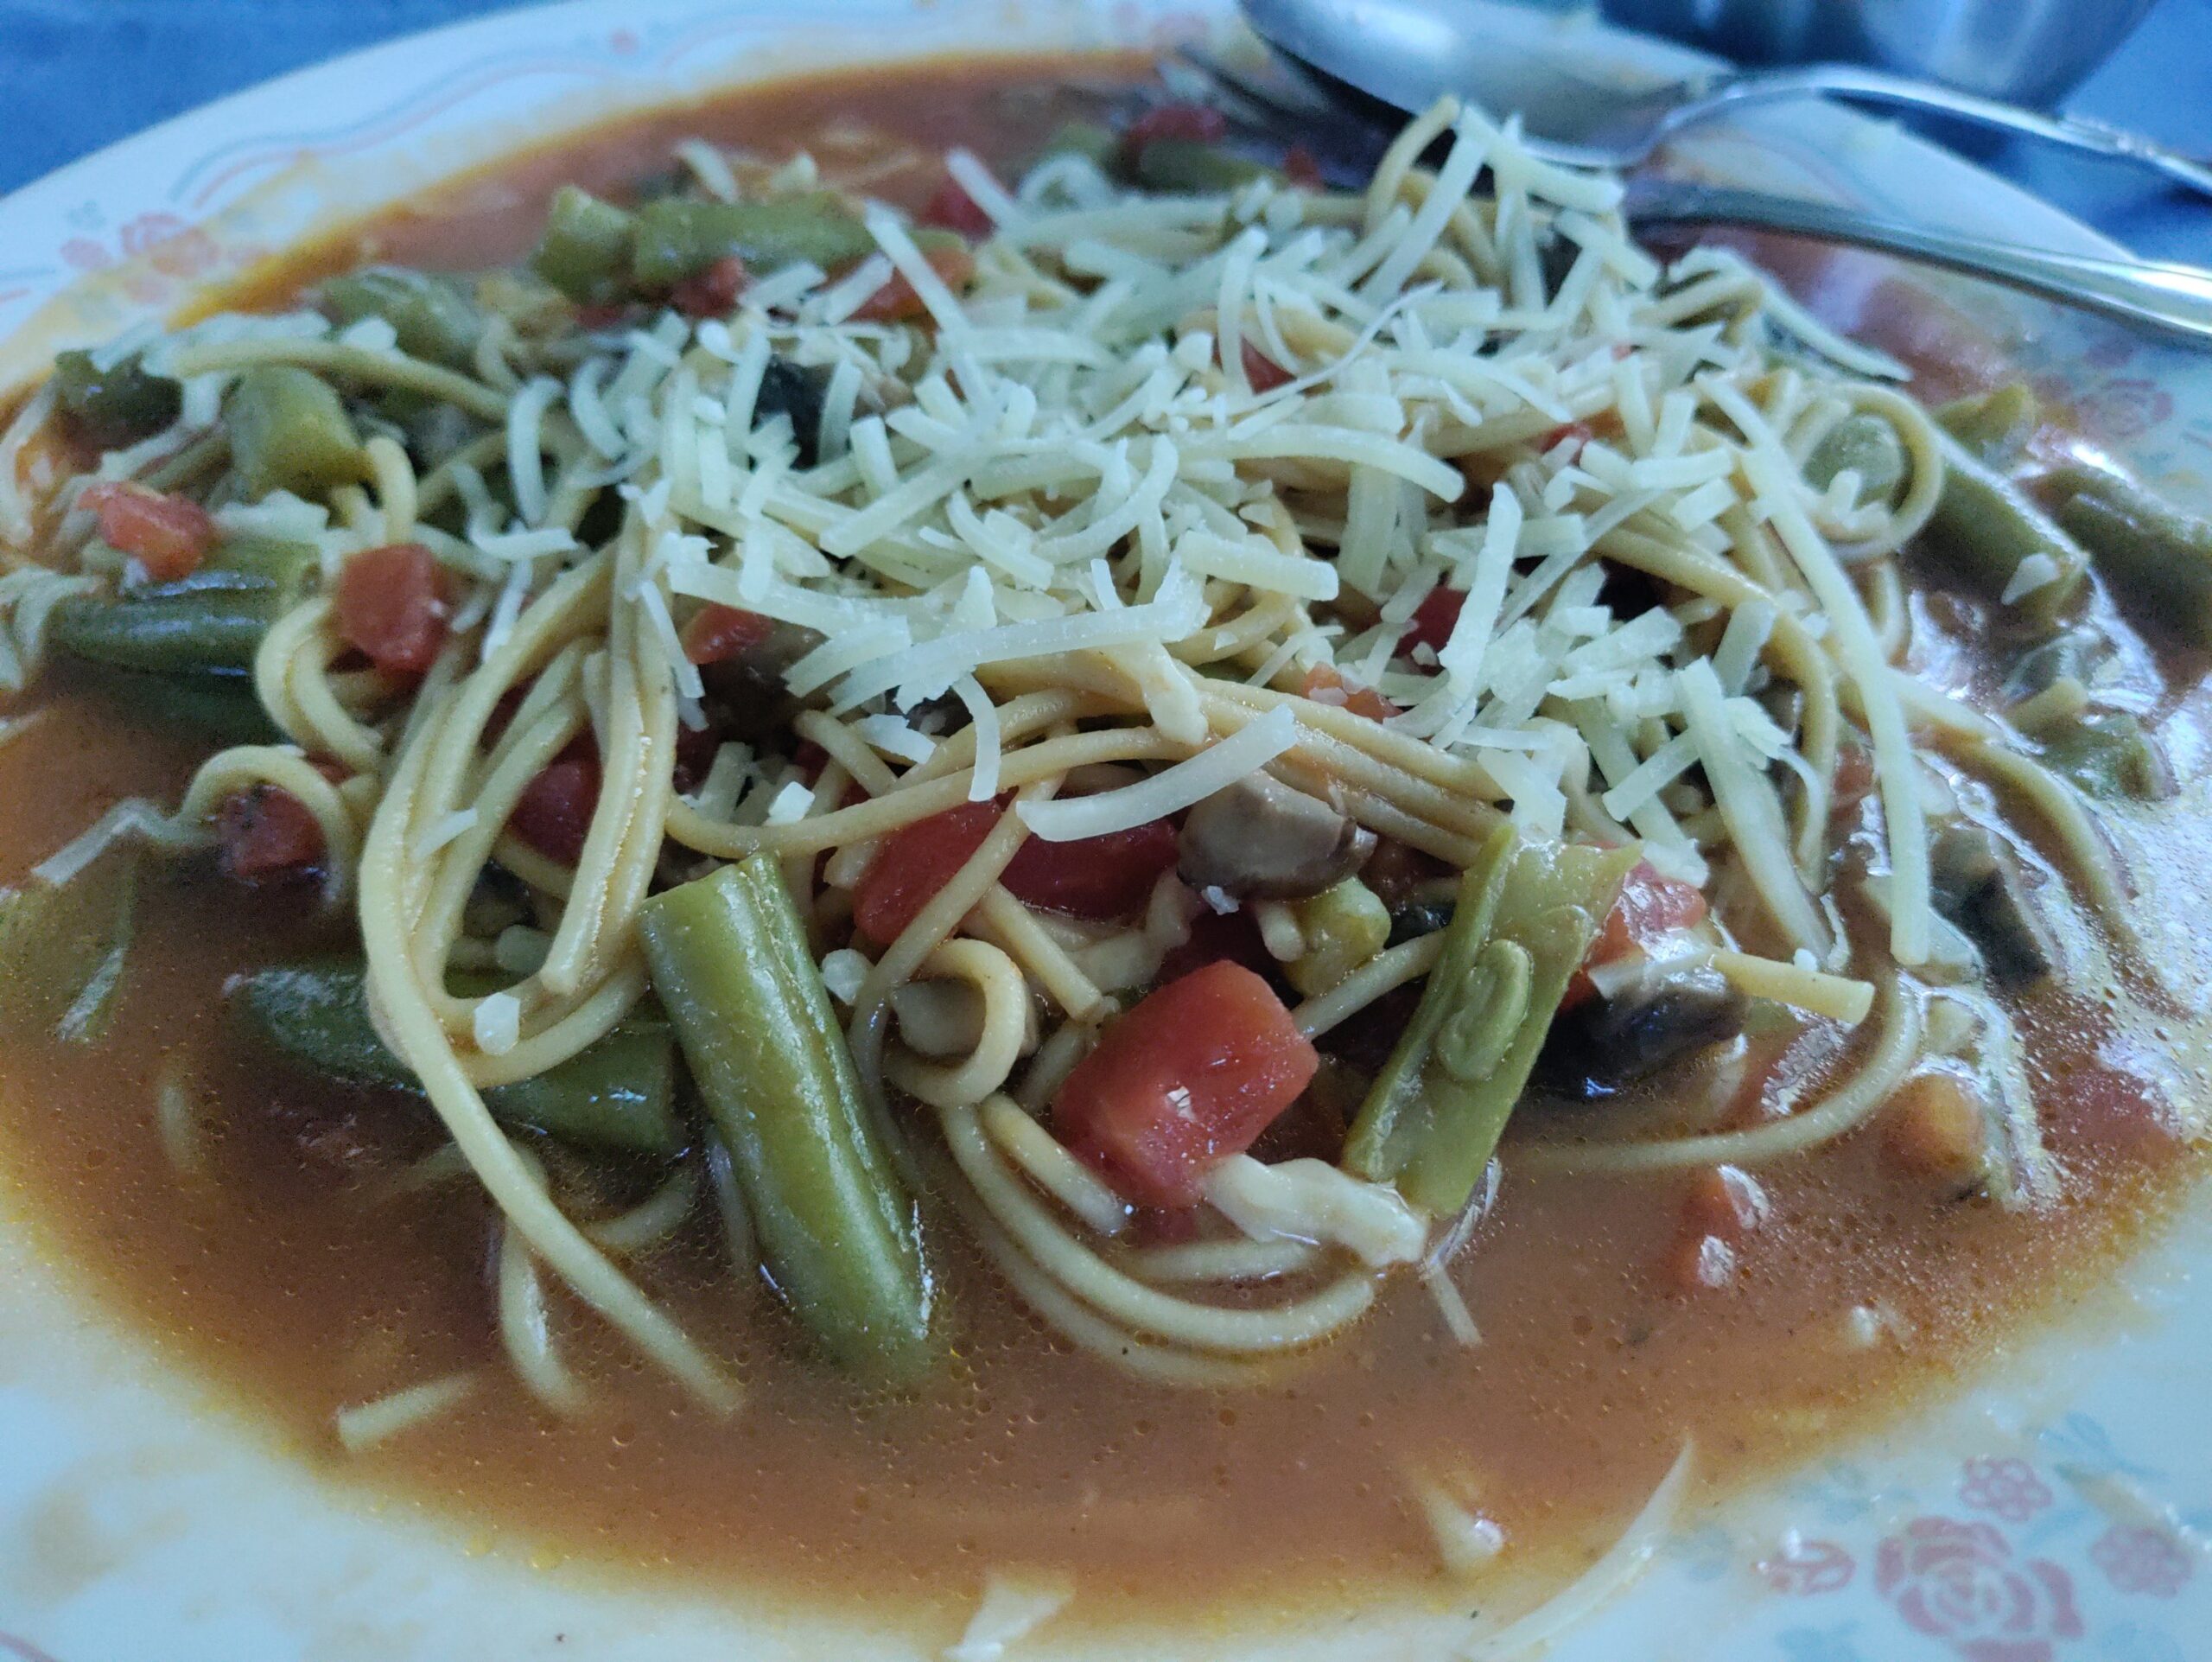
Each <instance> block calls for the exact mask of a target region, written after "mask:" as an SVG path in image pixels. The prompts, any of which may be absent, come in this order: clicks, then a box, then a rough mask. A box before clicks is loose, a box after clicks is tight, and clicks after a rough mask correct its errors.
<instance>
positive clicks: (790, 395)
mask: <svg viewBox="0 0 2212 1662" xmlns="http://www.w3.org/2000/svg"><path fill="white" fill-rule="evenodd" d="M779 416H788V417H790V418H791V437H792V439H793V441H794V442H795V443H797V444H798V465H799V466H800V467H802V468H811V467H812V466H814V464H815V463H816V462H817V461H819V460H820V459H821V452H820V450H819V449H817V445H818V444H819V442H820V440H821V436H822V382H821V380H820V379H819V378H818V377H817V376H816V375H815V374H814V373H812V372H811V371H809V370H804V369H801V368H800V367H799V366H798V365H797V364H795V363H792V362H791V360H789V359H787V358H771V359H770V360H768V365H767V367H766V369H764V370H762V371H761V373H760V393H759V395H758V396H757V397H755V398H754V399H753V425H754V426H755V427H759V426H760V425H761V424H762V423H766V422H771V421H773V420H774V419H775V418H776V417H779Z"/></svg>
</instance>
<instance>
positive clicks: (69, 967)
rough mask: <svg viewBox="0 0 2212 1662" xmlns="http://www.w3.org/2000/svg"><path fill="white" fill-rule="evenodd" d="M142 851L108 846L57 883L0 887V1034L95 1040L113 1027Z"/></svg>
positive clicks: (134, 912) (134, 914) (133, 917)
mask: <svg viewBox="0 0 2212 1662" xmlns="http://www.w3.org/2000/svg"><path fill="white" fill-rule="evenodd" d="M142 863H143V856H141V855H140V853H139V851H138V850H135V849H129V848H120V847H118V848H111V849H110V850H108V851H107V852H106V853H105V854H103V855H102V856H100V857H99V859H97V860H95V861H94V862H93V863H92V864H91V865H89V866H87V867H86V868H85V869H83V870H82V871H79V873H77V875H76V876H74V877H73V878H71V879H70V880H69V881H68V882H66V883H61V884H58V885H48V884H46V883H41V882H38V881H37V880H35V879H33V880H31V881H30V882H26V883H25V884H24V885H23V886H22V887H21V888H0V1036H5V1037H8V1038H10V1039H29V1038H45V1037H58V1038H62V1039H67V1040H70V1041H75V1042H78V1043H81V1044H98V1043H99V1042H100V1041H102V1040H103V1039H105V1037H107V1035H108V1034H109V1033H110V1032H111V1029H112V1028H113V1026H114V1021H115V1011H116V1006H117V1003H118V1001H119V999H120V997H121V995H122V990H123V971H124V964H125V962H126V959H127V957H128V954H129V952H130V939H131V936H132V933H134V928H135V924H136V919H137V897H138V875H139V868H140V866H141V864H142Z"/></svg>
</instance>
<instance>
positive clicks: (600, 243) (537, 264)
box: [530, 185, 638, 306]
mask: <svg viewBox="0 0 2212 1662" xmlns="http://www.w3.org/2000/svg"><path fill="white" fill-rule="evenodd" d="M637 240H638V216H637V215H636V214H634V213H631V212H629V210H627V209H626V208H620V207H615V206H614V204H613V203H612V202H605V201H601V200H600V199H599V198H598V197H596V196H594V195H593V194H591V193H590V192H589V191H588V190H583V189H580V188H577V187H576V186H575V185H563V186H562V187H561V188H560V189H558V190H556V191H555V192H554V193H553V201H552V205H551V206H550V207H549V208H548V209H547V210H546V214H545V231H544V234H543V235H542V236H541V237H539V239H537V248H536V250H535V251H534V252H532V253H531V257H530V269H531V271H535V272H537V275H538V276H540V277H543V278H544V279H545V280H546V281H547V282H548V283H551V284H552V285H553V286H554V287H555V288H556V289H558V290H560V291H561V292H562V293H563V294H564V295H566V296H569V299H571V300H573V301H575V302H576V303H577V304H578V305H580V306H604V305H607V304H608V303H610V302H613V301H617V300H620V299H621V298H622V297H623V295H624V293H625V291H626V290H627V288H628V286H629V280H630V258H631V252H632V249H633V248H634V247H635V246H636V244H637Z"/></svg>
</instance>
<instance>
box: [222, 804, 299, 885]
mask: <svg viewBox="0 0 2212 1662" xmlns="http://www.w3.org/2000/svg"><path fill="white" fill-rule="evenodd" d="M215 846H216V849H217V858H218V859H219V861H220V863H221V864H222V868H223V872H224V875H225V876H230V877H234V878H237V879H238V881H239V882H249V883H258V882H268V881H271V880H275V879H281V878H286V877H297V876H304V875H305V874H306V873H308V872H309V871H312V870H313V869H315V865H316V863H318V862H319V861H321V858H322V826H321V825H320V824H319V823H318V822H317V821H316V819H315V815H314V814H312V813H311V812H308V806H307V804H306V803H304V802H302V801H301V800H300V799H299V798H297V797H296V796H294V795H293V794H292V793H290V792H289V791H286V790H281V789H279V788H278V787H277V786H274V785H255V786H249V787H248V788H247V789H245V790H243V791H235V792H233V793H232V794H230V795H229V796H226V797H225V798H224V799H223V804H222V806H221V807H219V808H218V809H217V810H216V812H215Z"/></svg>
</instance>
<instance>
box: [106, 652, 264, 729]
mask: <svg viewBox="0 0 2212 1662" xmlns="http://www.w3.org/2000/svg"><path fill="white" fill-rule="evenodd" d="M97 689H98V691H99V693H100V694H101V696H102V697H107V698H111V699H113V700H114V701H115V702H116V703H117V704H118V705H120V706H121V707H122V708H123V710H124V711H125V712H126V713H128V714H129V715H130V716H135V717H137V718H138V719H139V720H141V721H144V722H148V723H154V724H156V725H159V726H165V727H181V728H187V729H190V730H191V731H193V732H194V733H196V734H199V735H201V736H202V737H204V738H207V739H209V740H212V741H213V742H215V743H217V744H225V745H229V744H281V743H282V742H283V739H284V735H283V730H282V729H279V728H278V727H277V723H275V722H273V721H271V720H270V719H269V712H268V711H267V710H264V709H263V708H262V707H261V698H260V696H259V695H258V694H257V693H256V692H255V691H254V690H253V677H252V676H251V675H249V674H247V673H246V672H245V671H243V670H238V671H230V670H210V671H207V672H201V673H197V674H182V675H156V674H152V673H149V672H145V671H143V670H125V669H117V668H114V667H112V666H109V665H103V666H102V670H101V673H100V678H99V682H98V683H97Z"/></svg>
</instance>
